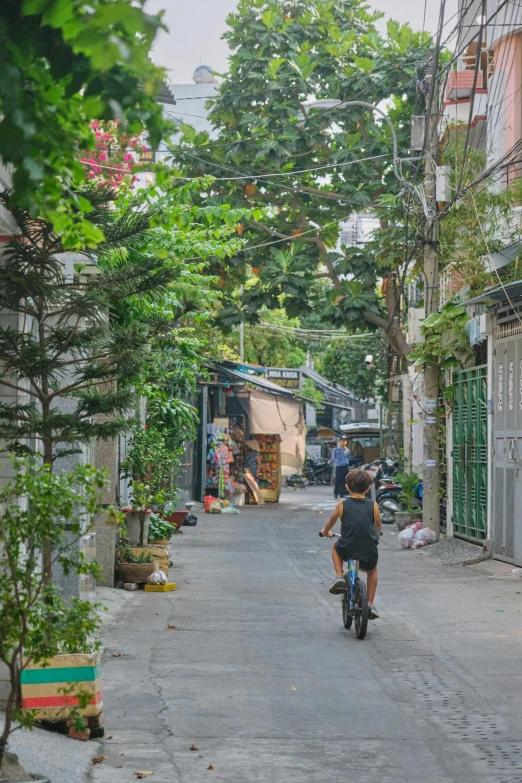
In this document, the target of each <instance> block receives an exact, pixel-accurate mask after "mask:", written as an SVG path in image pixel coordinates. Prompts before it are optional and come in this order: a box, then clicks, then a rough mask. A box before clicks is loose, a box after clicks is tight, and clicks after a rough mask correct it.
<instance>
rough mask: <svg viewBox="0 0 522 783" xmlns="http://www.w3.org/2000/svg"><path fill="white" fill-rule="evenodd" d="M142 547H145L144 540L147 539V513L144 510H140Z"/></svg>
mask: <svg viewBox="0 0 522 783" xmlns="http://www.w3.org/2000/svg"><path fill="white" fill-rule="evenodd" d="M139 513H140V546H145V542H144V540H143V539H144V538H145V516H146V513H145V511H143V509H141V510H140V512H139Z"/></svg>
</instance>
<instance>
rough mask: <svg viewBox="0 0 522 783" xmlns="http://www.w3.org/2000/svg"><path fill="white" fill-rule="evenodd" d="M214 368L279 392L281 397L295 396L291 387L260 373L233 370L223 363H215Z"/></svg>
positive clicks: (267, 389) (235, 378) (239, 379)
mask: <svg viewBox="0 0 522 783" xmlns="http://www.w3.org/2000/svg"><path fill="white" fill-rule="evenodd" d="M214 369H215V370H217V372H219V373H221V374H222V375H226V376H227V377H228V378H232V379H233V380H235V381H241V383H251V384H253V385H254V386H259V388H260V389H263V391H266V392H270V393H271V394H278V395H279V396H281V397H290V398H291V397H293V396H294V393H293V391H292V390H291V389H284V388H283V387H282V386H278V385H277V384H276V383H272V381H267V380H266V379H265V378H260V377H259V376H258V375H250V374H249V373H246V372H239V370H233V369H232V368H231V367H225V366H224V365H222V364H215V365H214Z"/></svg>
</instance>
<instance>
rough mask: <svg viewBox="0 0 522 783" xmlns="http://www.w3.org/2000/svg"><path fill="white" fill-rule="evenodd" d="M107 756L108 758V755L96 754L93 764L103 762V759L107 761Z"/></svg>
mask: <svg viewBox="0 0 522 783" xmlns="http://www.w3.org/2000/svg"><path fill="white" fill-rule="evenodd" d="M106 758H107V756H96V757H95V758H93V760H92V763H93V764H101V763H102V761H105V759H106Z"/></svg>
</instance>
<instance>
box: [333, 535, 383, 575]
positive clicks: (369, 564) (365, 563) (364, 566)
mask: <svg viewBox="0 0 522 783" xmlns="http://www.w3.org/2000/svg"><path fill="white" fill-rule="evenodd" d="M335 549H336V550H337V554H338V555H339V556H340V557H342V559H343V560H344V562H345V563H346V562H348V560H357V558H356V557H353V555H352V554H351V553H350V552H348V551H347V550H346V548H345V547H344V546H343V545H342V544H341V542H340V541H336V542H335ZM378 560H379V555H378V554H376V555H375V557H372V558H368V559H367V560H359V568H360V569H361V571H373V569H374V568H376V567H377V561H378Z"/></svg>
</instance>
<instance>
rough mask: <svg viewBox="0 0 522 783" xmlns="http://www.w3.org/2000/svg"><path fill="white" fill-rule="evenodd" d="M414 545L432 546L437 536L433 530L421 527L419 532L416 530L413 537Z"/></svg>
mask: <svg viewBox="0 0 522 783" xmlns="http://www.w3.org/2000/svg"><path fill="white" fill-rule="evenodd" d="M414 539H415V544H416V545H418V544H420V543H421V542H422V546H424V545H425V544H434V543H435V541H436V540H437V535H436V533H435V531H434V530H431V528H429V527H423V528H421V530H417V532H416V533H415V535H414Z"/></svg>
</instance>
